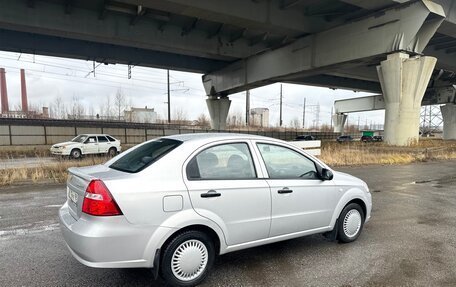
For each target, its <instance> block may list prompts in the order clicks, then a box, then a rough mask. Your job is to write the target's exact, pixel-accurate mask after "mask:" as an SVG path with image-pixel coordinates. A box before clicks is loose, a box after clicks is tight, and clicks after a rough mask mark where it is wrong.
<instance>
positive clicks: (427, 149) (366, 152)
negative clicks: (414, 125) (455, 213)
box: [320, 139, 456, 166]
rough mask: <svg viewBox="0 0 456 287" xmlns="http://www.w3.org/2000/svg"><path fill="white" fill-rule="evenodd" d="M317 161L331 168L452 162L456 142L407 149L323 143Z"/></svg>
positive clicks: (426, 142)
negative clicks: (446, 160) (443, 160)
mask: <svg viewBox="0 0 456 287" xmlns="http://www.w3.org/2000/svg"><path fill="white" fill-rule="evenodd" d="M320 158H321V159H322V160H323V161H324V162H326V163H327V164H329V165H331V166H347V165H367V164H408V163H412V162H420V161H427V160H436V159H456V141H443V140H438V139H432V140H428V139H424V140H421V141H420V142H418V143H416V144H414V145H412V146H409V147H397V146H387V145H386V144H384V143H362V142H351V143H344V144H339V143H336V142H327V143H325V144H323V145H322V151H321V157H320Z"/></svg>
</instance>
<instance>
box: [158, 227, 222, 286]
mask: <svg viewBox="0 0 456 287" xmlns="http://www.w3.org/2000/svg"><path fill="white" fill-rule="evenodd" d="M214 258H215V248H214V243H213V242H212V240H211V238H210V237H209V236H208V235H207V234H205V233H203V232H200V231H195V230H190V231H185V232H183V233H181V234H178V235H177V236H176V237H174V238H173V239H172V240H171V241H170V242H169V243H168V244H167V246H166V247H165V249H164V251H163V257H162V262H161V266H160V267H161V275H162V277H163V279H165V281H166V282H167V283H169V284H170V285H171V286H195V285H197V284H199V283H201V282H202V281H203V280H204V279H205V278H206V276H207V274H208V272H209V270H210V268H211V267H212V265H213V263H214Z"/></svg>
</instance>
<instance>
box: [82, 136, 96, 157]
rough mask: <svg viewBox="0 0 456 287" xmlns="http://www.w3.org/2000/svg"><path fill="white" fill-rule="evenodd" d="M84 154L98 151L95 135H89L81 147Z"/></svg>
mask: <svg viewBox="0 0 456 287" xmlns="http://www.w3.org/2000/svg"><path fill="white" fill-rule="evenodd" d="M82 149H83V152H84V154H91V153H98V142H97V137H95V136H89V137H88V138H87V139H86V141H85V142H84V145H83V147H82Z"/></svg>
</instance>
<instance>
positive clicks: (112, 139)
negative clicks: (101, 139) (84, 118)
mask: <svg viewBox="0 0 456 287" xmlns="http://www.w3.org/2000/svg"><path fill="white" fill-rule="evenodd" d="M106 137H107V138H108V140H109V141H110V142H115V141H116V140H115V139H114V138H113V137H111V136H106Z"/></svg>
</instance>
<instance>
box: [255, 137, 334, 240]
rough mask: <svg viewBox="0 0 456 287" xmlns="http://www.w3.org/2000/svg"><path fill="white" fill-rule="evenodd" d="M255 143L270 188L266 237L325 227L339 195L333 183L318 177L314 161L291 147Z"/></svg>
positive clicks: (328, 222)
mask: <svg viewBox="0 0 456 287" xmlns="http://www.w3.org/2000/svg"><path fill="white" fill-rule="evenodd" d="M256 146H257V148H258V151H259V153H260V155H261V158H262V159H263V163H264V167H265V169H266V170H267V173H268V177H269V178H268V179H267V182H268V184H269V186H270V188H271V197H272V216H271V232H270V236H271V237H274V236H278V235H283V234H289V233H294V232H301V231H309V230H313V229H318V228H324V227H327V226H329V224H330V221H331V217H332V214H333V211H334V208H335V206H336V204H337V202H338V199H339V197H340V195H339V194H338V192H337V190H336V187H335V185H334V183H333V182H332V181H322V180H320V179H319V178H318V175H317V169H316V165H315V163H314V162H313V161H312V160H311V159H309V158H308V157H306V156H305V155H303V154H302V153H300V152H298V151H296V150H294V149H292V148H289V147H286V146H282V145H279V144H270V143H262V142H258V143H257V144H256Z"/></svg>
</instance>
